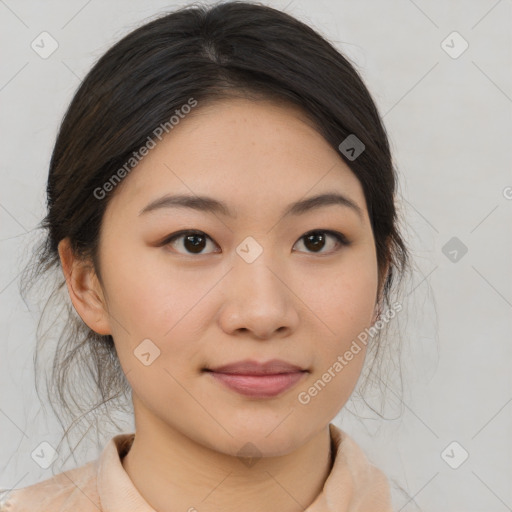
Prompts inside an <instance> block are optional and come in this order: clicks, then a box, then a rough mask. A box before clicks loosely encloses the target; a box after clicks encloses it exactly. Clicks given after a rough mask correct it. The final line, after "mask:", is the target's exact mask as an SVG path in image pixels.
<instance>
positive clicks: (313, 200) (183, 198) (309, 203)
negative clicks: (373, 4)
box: [139, 193, 363, 220]
mask: <svg viewBox="0 0 512 512" xmlns="http://www.w3.org/2000/svg"><path fill="white" fill-rule="evenodd" d="M331 205H338V206H343V207H345V208H349V209H351V210H352V211H354V212H355V213H356V214H357V215H358V216H359V217H360V219H361V220H363V211H362V209H361V208H360V207H359V206H358V205H357V204H356V203H355V202H354V201H352V200H351V199H349V198H348V197H346V196H344V195H342V194H339V193H326V194H319V195H316V196H312V197H308V198H306V199H301V200H300V201H296V202H295V203H292V204H290V205H288V206H287V207H286V208H285V210H284V211H283V214H282V216H283V217H286V216H288V215H292V216H297V215H303V214H305V213H307V212H309V211H312V210H316V209H317V208H322V207H324V206H331ZM161 208H190V209H193V210H198V211H201V212H207V213H213V214H216V213H218V214H221V215H224V216H226V217H231V218H236V214H235V213H233V212H232V211H231V210H230V209H229V207H228V206H227V204H226V203H223V202H222V201H219V200H217V199H214V198H213V197H208V196H190V195H165V196H162V197H159V198H158V199H155V200H154V201H152V202H151V203H149V204H148V205H147V206H145V207H144V208H143V209H142V210H141V211H140V212H139V216H140V215H143V214H145V213H149V212H153V211H156V210H159V209H161Z"/></svg>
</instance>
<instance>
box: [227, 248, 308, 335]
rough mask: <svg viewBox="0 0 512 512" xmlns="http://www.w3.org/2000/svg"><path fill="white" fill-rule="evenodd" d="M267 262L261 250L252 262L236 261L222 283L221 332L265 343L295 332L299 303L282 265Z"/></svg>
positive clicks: (266, 257) (267, 258)
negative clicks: (242, 334)
mask: <svg viewBox="0 0 512 512" xmlns="http://www.w3.org/2000/svg"><path fill="white" fill-rule="evenodd" d="M269 260H270V258H269V257H268V256H267V255H266V254H265V251H264V252H263V253H262V254H261V255H260V257H258V258H257V259H256V260H255V261H253V262H252V263H247V262H246V261H244V260H243V259H241V258H238V260H236V261H235V263H234V267H233V268H232V270H231V272H229V273H228V275H227V276H226V278H225V279H224V283H223V295H224V303H223V304H222V307H221V311H220V314H219V323H220V326H221V328H222V329H223V330H224V332H226V333H228V334H231V335H240V334H241V333H246V336H249V337H252V338H255V339H258V340H268V339H270V338H274V337H286V336H289V335H290V334H291V333H293V332H294V331H295V330H296V328H297V325H298V323H299V314H298V310H297V303H298V302H300V300H299V299H298V298H297V296H296V294H295V293H294V291H293V283H289V282H287V281H289V280H290V279H289V278H288V280H287V279H286V278H287V273H286V272H285V271H284V270H283V266H282V265H281V266H277V265H276V263H275V261H274V263H273V264H272V261H269Z"/></svg>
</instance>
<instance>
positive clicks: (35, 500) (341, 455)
mask: <svg viewBox="0 0 512 512" xmlns="http://www.w3.org/2000/svg"><path fill="white" fill-rule="evenodd" d="M329 427H330V433H331V439H332V441H333V443H334V446H335V447H336V452H335V453H336V456H335V460H334V465H333V468H332V470H331V472H330V474H329V476H328V478H327V479H326V481H325V483H324V487H323V490H322V492H321V493H320V494H319V495H318V496H317V498H316V499H315V501H314V502H313V503H312V504H311V505H310V506H309V507H308V508H307V509H306V510H305V511H304V512H393V510H392V508H391V496H390V489H389V484H388V480H387V478H386V476H385V475H384V473H382V472H381V471H380V470H379V469H378V468H377V467H375V466H373V465H372V464H370V462H369V461H368V459H367V458H366V456H365V455H364V453H363V451H362V450H361V448H360V447H359V446H358V445H357V444H356V442H355V441H354V440H353V439H352V438H351V437H350V436H348V434H346V433H345V432H344V431H343V430H340V429H339V428H338V427H336V426H335V425H333V424H332V423H331V424H330V425H329ZM133 436H134V434H133V433H131V434H119V435H117V436H115V437H113V438H112V439H111V440H110V441H109V442H108V443H107V445H106V446H105V448H104V449H103V452H102V453H101V455H100V457H99V458H98V459H96V460H94V461H92V462H89V463H88V464H85V465H84V466H80V467H78V468H75V469H72V470H70V471H64V472H62V473H59V474H57V475H55V476H54V477H52V478H49V479H47V480H44V481H42V482H39V483H36V484H33V485H31V486H28V487H25V488H22V489H14V490H10V491H7V490H3V491H0V511H1V512H29V511H30V512H64V511H66V512H68V511H69V512H155V510H154V509H152V508H151V507H150V506H149V505H148V504H147V502H146V501H145V500H144V498H143V497H142V496H141V495H140V494H139V492H138V491H137V489H136V488H135V486H134V485H133V483H132V481H131V480H130V478H129V477H128V474H127V473H126V471H125V470H124V468H123V466H122V463H121V460H122V458H123V457H124V456H125V455H126V453H128V451H129V449H130V447H131V442H132V441H133Z"/></svg>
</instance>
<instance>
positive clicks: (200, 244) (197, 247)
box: [183, 235, 204, 253]
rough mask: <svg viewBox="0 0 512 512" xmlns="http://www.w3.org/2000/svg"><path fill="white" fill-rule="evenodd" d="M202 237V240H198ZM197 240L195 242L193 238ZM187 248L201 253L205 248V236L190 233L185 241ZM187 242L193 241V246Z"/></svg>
mask: <svg viewBox="0 0 512 512" xmlns="http://www.w3.org/2000/svg"><path fill="white" fill-rule="evenodd" d="M198 238H199V239H202V242H198V241H197V239H198ZM194 239H195V240H196V241H195V242H193V240H194ZM183 243H184V245H185V249H187V250H190V252H193V253H199V252H201V251H202V250H203V249H204V237H203V236H201V235H188V236H186V237H185V239H184V241H183ZM187 243H191V247H188V246H187Z"/></svg>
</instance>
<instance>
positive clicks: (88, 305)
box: [58, 238, 112, 335]
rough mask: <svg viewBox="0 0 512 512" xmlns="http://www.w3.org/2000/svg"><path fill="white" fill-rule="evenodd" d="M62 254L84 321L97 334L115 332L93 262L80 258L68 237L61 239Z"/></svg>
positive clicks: (71, 293)
mask: <svg viewBox="0 0 512 512" xmlns="http://www.w3.org/2000/svg"><path fill="white" fill-rule="evenodd" d="M58 250H59V257H60V261H61V265H62V272H63V274H64V277H65V278H66V285H67V288H68V293H69V297H70V299H71V302H72V303H73V307H74V308H75V311H76V312H77V313H78V315H79V316H80V318H81V319H82V320H83V321H84V323H85V324H86V325H87V326H88V327H90V328H91V329H92V330H93V331H95V332H97V333H98V334H102V335H106V334H112V333H111V330H110V324H109V315H108V310H107V303H106V301H105V298H104V294H103V291H102V289H101V285H100V283H99V281H98V278H97V276H96V273H95V272H94V267H93V265H92V264H91V263H90V262H88V261H84V260H82V259H80V258H78V257H77V256H76V255H75V254H74V253H73V251H72V248H71V246H70V243H69V238H64V239H63V240H61V241H60V242H59V246H58Z"/></svg>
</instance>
